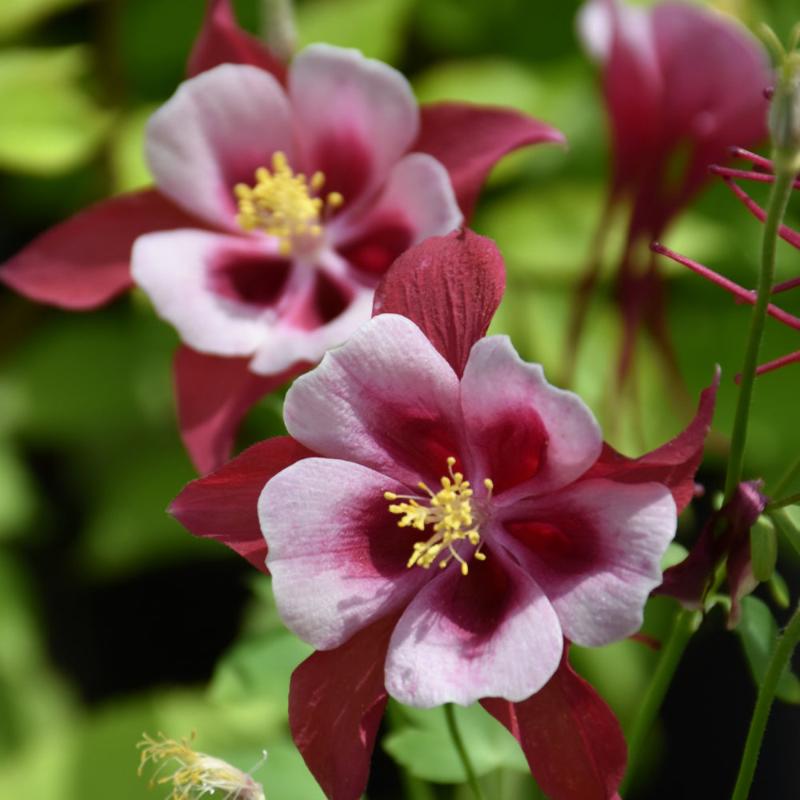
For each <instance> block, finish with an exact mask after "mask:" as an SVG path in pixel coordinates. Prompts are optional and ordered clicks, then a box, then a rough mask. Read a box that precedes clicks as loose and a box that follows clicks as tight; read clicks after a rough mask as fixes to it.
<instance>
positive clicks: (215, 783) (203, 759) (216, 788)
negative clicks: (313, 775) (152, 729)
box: [137, 733, 266, 800]
mask: <svg viewBox="0 0 800 800" xmlns="http://www.w3.org/2000/svg"><path fill="white" fill-rule="evenodd" d="M158 736H159V738H158V739H154V738H153V737H152V736H148V735H147V734H146V733H144V734H142V741H141V742H139V744H138V745H137V747H138V748H139V750H140V751H141V752H140V757H139V770H138V774H139V775H140V776H141V775H142V773H143V772H144V768H145V767H146V766H147V763H148V762H151V763H152V764H154V765H156V766H157V769H156V773H155V775H154V776H153V777H152V778H151V779H150V785H151V786H163V785H171V786H172V791H171V792H170V793H169V794H168V795H167V798H166V800H200V798H203V797H209V796H214V795H216V793H217V792H219V793H220V796H221V797H222V798H236V799H237V800H264V789H263V788H262V786H261V784H260V783H256V781H254V780H253V778H252V776H251V775H250V774H249V773H247V772H242V771H241V770H240V769H237V768H236V767H234V766H232V765H231V764H229V763H228V762H227V761H223V760H222V759H221V758H215V757H214V756H209V755H206V754H205V753H198V752H197V751H195V750H193V749H192V748H191V747H190V746H189V742H187V741H186V739H182V740H181V741H180V742H178V741H176V740H175V739H167V738H166V737H165V736H164V734H163V733H160V734H159V735H158ZM264 758H266V752H265V753H264ZM167 766H173V767H174V769H173V770H172V772H169V773H168V774H162V773H163V772H164V770H165V767H167Z"/></svg>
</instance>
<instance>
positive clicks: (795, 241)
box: [723, 178, 800, 249]
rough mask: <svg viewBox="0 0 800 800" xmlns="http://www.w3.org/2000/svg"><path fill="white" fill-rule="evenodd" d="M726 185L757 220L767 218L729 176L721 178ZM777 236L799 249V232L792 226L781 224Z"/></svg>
mask: <svg viewBox="0 0 800 800" xmlns="http://www.w3.org/2000/svg"><path fill="white" fill-rule="evenodd" d="M723 180H724V181H725V184H726V185H727V187H728V188H729V189H730V190H731V191H732V192H733V193H734V194H735V195H736V197H738V198H739V200H741V201H742V203H744V205H745V207H746V208H747V210H748V211H749V212H750V213H751V214H752V215H753V216H754V217H755V218H756V219H757V220H758V221H759V222H764V220H765V219H766V218H767V213H766V211H764V209H763V208H761V206H760V205H759V204H758V203H756V201H755V200H753V198H752V197H750V195H749V194H747V192H746V191H745V190H744V189H742V187H741V186H739V184H737V183H736V182H734V181H733V179H731V178H723ZM778 236H780V237H781V239H783V240H784V241H786V242H789V244H790V245H792V247H796V248H798V249H800V233H798V232H797V231H796V230H794V229H793V228H790V227H789V226H788V225H781V226H780V228H779V229H778Z"/></svg>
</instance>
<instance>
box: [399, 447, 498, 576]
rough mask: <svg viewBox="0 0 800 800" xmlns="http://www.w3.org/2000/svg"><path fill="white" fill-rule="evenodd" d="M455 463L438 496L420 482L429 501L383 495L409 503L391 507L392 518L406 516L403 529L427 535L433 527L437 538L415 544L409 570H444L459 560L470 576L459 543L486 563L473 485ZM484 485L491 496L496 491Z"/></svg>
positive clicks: (449, 467) (451, 461)
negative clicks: (436, 566)
mask: <svg viewBox="0 0 800 800" xmlns="http://www.w3.org/2000/svg"><path fill="white" fill-rule="evenodd" d="M455 463H456V459H455V458H453V456H450V457H449V458H448V459H447V470H448V473H449V474H448V475H445V476H444V477H443V478H442V479H441V484H442V488H441V489H440V490H439V491H438V492H435V493H434V492H433V491H432V490H431V489H429V488H428V486H427V485H426V484H425V483H422V482H421V481H420V483H419V484H418V485H419V488H420V489H422V490H423V491H424V492H425V493H426V494H427V495H428V496H427V497H421V496H416V497H415V496H412V495H398V494H395V493H394V492H384V494H383V496H384V499H386V500H389V501H394V500H405V501H407V502H403V503H394V502H392V504H391V505H390V506H389V511H390V512H391V513H392V514H402V517H401V518H400V519H399V520H398V522H397V524H398V526H399V527H401V528H409V527H411V528H416V529H417V530H419V531H424V530H425V528H426V526H428V525H432V526H433V535H432V536H431V537H430V538H429V539H427V540H426V541H423V542H416V543H415V544H414V549H413V552H412V553H411V556H410V558H409V559H408V563H407V564H406V566H407V567H409V568H411V567H413V566H415V565H416V566H420V567H423V568H425V569H428V568H429V567H430V566H431V565H433V564H434V563H437V561H438V564H439V567H441V568H442V569H444V568H445V567H446V566H447V565H448V564H449V563H450V561H451V560H452V559H455V560H456V561H457V562H458V563H459V564H460V565H461V574H462V575H468V574H469V564H467V562H466V561H465V560H464V558H463V557H462V556H461V554H460V553H459V552H458V550H457V549H456V547H455V544H456V543H457V542H460V541H464V540H466V541H468V542H469V543H470V544H471V545H473V546H474V547H475V548H476V549H475V552H474V553H473V554H472V555H473V557H474V558H476V559H477V560H478V561H484V560H485V559H486V554H485V553H482V552H481V547H482V546H483V542H482V540H481V536H480V532H479V531H478V527H477V525H476V524H475V514H474V510H473V506H472V496H473V494H474V493H473V491H472V488H471V487H470V483H469V481H465V480H464V476H463V475H462V474H461V473H460V472H455V473H454V472H453V467H454V466H455ZM483 484H484V486H485V487H486V488H487V490H488V491H489V493H490V494H491V491H492V489H493V488H494V484H493V483H492V481H491V480H490V479H489V478H486V479H485V480H484V482H483ZM419 501H422V502H424V503H427V505H423V504H422V503H421V502H419ZM440 556H441V558H440Z"/></svg>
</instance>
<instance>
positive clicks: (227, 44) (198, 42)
mask: <svg viewBox="0 0 800 800" xmlns="http://www.w3.org/2000/svg"><path fill="white" fill-rule="evenodd" d="M220 64H250V65H252V66H254V67H260V68H261V69H263V70H266V71H267V72H269V73H270V74H272V75H273V76H274V77H275V78H276V79H277V80H278V82H279V83H280V84H285V83H286V64H284V63H283V62H282V61H281V60H280V59H278V58H276V57H275V56H274V55H273V54H272V53H270V52H269V50H268V49H267V48H266V46H265V45H264V44H263V43H262V42H260V41H259V40H258V39H256V37H255V36H251V35H250V34H249V33H247V32H246V31H243V30H242V29H241V28H240V27H239V24H238V23H237V22H236V16H235V14H234V13H233V9H232V8H231V4H230V0H209V2H208V6H207V8H206V15H205V19H204V20H203V27H202V28H201V29H200V32H199V33H198V34H197V39H195V43H194V46H193V47H192V52H191V54H190V55H189V61H188V63H187V65H186V75H187V77H189V78H193V77H194V76H195V75H199V74H200V73H201V72H205V71H206V70H209V69H212V68H213V67H216V66H219V65H220Z"/></svg>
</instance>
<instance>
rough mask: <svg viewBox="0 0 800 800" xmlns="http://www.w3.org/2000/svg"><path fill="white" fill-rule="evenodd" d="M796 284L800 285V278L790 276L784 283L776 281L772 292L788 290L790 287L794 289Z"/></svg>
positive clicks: (777, 292)
mask: <svg viewBox="0 0 800 800" xmlns="http://www.w3.org/2000/svg"><path fill="white" fill-rule="evenodd" d="M796 286H800V278H789V280H788V281H784V282H783V283H776V284H775V286H773V287H772V294H780V293H781V292H788V291H789V289H794V288H795V287H796Z"/></svg>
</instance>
